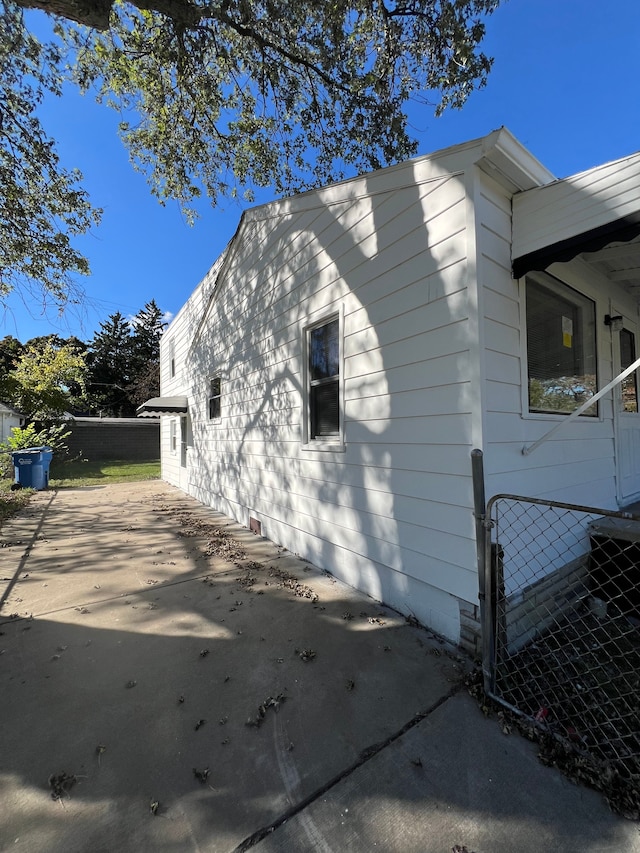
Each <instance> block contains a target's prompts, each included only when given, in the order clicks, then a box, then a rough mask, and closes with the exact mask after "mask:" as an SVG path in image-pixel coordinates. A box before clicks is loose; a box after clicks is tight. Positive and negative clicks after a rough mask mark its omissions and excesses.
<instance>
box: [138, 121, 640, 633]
mask: <svg viewBox="0 0 640 853" xmlns="http://www.w3.org/2000/svg"><path fill="white" fill-rule="evenodd" d="M639 235H640V155H638V154H636V155H633V156H631V157H628V158H624V159H622V160H620V161H617V162H615V163H609V164H606V165H604V166H600V167H598V168H595V169H591V170H589V171H588V172H585V173H582V174H580V175H576V176H574V177H571V178H567V179H565V180H555V179H554V177H553V175H551V174H550V173H549V172H548V171H547V170H546V169H545V168H544V167H543V166H542V165H541V164H540V163H539V162H538V161H537V160H536V159H535V158H534V157H533V156H532V155H531V154H530V153H529V152H528V151H527V150H526V149H525V148H524V147H523V146H522V145H521V144H520V143H519V142H518V141H517V140H516V139H515V138H514V137H513V136H512V135H511V134H510V133H509V132H508V131H507V130H505V129H502V130H498V131H495V132H493V133H491V134H489V135H488V136H486V137H484V138H482V139H478V140H474V141H471V142H467V143H465V144H463V145H458V146H455V147H452V148H449V149H446V150H443V151H439V152H437V153H435V154H432V155H429V156H425V157H418V158H416V159H414V160H411V161H409V162H407V163H403V164H401V165H399V166H394V167H391V168H387V169H383V170H380V171H377V172H374V173H373V174H369V175H365V176H363V177H359V178H354V179H353V180H348V181H344V182H342V183H339V184H336V185H333V186H329V187H325V188H323V189H319V190H317V191H313V192H308V193H305V194H303V195H299V196H296V197H294V198H289V199H285V200H282V201H276V202H273V203H271V204H267V205H264V206H261V207H256V208H254V209H252V210H250V211H248V212H247V213H245V214H244V215H243V216H242V219H241V222H240V225H239V227H238V230H237V232H236V235H235V237H234V238H233V240H232V241H231V243H230V244H229V246H228V247H227V249H226V251H225V253H224V254H223V256H222V257H221V258H220V259H219V260H218V261H217V262H216V264H215V265H214V266H213V268H212V270H211V271H210V272H209V274H208V275H207V276H206V278H205V279H204V281H203V282H202V283H201V284H200V285H199V286H198V287H197V288H196V290H195V291H194V293H193V294H192V296H191V297H190V298H189V300H188V302H187V303H186V305H185V306H184V307H183V308H182V310H181V311H180V312H179V314H178V315H177V317H176V318H175V319H174V321H173V322H172V324H171V325H170V327H169V328H168V330H167V331H166V333H165V334H164V336H163V338H162V342H161V386H162V395H163V397H161V398H159V399H158V400H156V401H150V404H149V405H147V406H146V408H147V410H149V409H150V410H151V411H156V412H158V413H162V412H164V413H166V415H167V416H164V417H163V418H162V426H161V447H162V474H163V477H164V479H165V480H167V481H168V482H169V483H173V484H175V485H176V486H179V487H180V488H181V489H183V490H184V491H186V492H188V493H189V494H190V495H193V496H194V497H195V498H197V499H198V500H199V501H202V502H203V503H205V504H207V505H210V506H212V507H215V508H216V509H218V510H220V511H222V512H224V513H226V514H227V515H230V516H232V517H234V518H235V519H237V520H238V521H240V522H241V523H243V524H245V525H247V526H251V527H252V528H253V529H255V530H257V531H260V532H261V533H262V534H263V535H264V536H267V537H268V538H270V539H272V540H274V541H275V542H278V543H280V544H282V545H283V546H285V547H287V548H288V549H290V550H291V551H293V552H296V553H298V554H300V555H302V556H303V557H305V558H307V559H309V560H310V561H311V562H312V563H314V564H315V565H316V566H319V567H321V568H324V569H326V570H328V571H330V572H331V573H332V574H334V575H336V576H337V577H339V578H341V579H342V580H344V581H346V582H347V583H348V584H351V585H352V586H354V587H357V588H358V589H361V590H363V591H365V592H366V593H368V594H370V595H371V596H373V597H374V598H376V599H380V600H382V601H384V602H386V603H388V604H390V605H392V606H394V607H396V608H398V609H400V610H401V611H402V612H404V613H406V614H412V615H414V616H415V617H417V619H418V620H420V621H421V622H423V623H424V624H426V625H428V626H430V627H431V628H433V629H434V630H436V631H438V632H440V633H442V634H443V635H445V636H446V637H448V638H450V639H451V640H453V641H454V642H459V641H461V639H464V636H463V635H464V632H463V631H462V630H461V628H462V626H465V625H466V626H467V628H468V625H469V623H470V622H471V623H473V620H474V618H475V617H476V616H477V605H478V577H477V555H476V540H475V530H474V517H473V488H472V474H471V461H470V454H471V450H472V449H473V448H479V449H481V450H482V451H483V453H484V463H485V474H486V492H487V496H491V495H492V494H495V493H498V492H510V493H515V494H524V495H529V496H538V497H546V498H554V499H557V500H565V501H574V502H578V503H588V504H591V505H594V506H601V507H603V508H617V507H618V506H621V505H624V504H627V503H629V502H631V501H633V500H635V499H637V498H639V497H640V414H639V413H638V402H637V384H636V378H635V374H631V377H630V378H628V379H627V380H626V381H625V382H624V383H622V385H618V386H617V387H616V388H614V389H613V390H612V391H610V392H609V393H607V394H606V395H605V396H604V397H603V398H602V399H600V400H599V402H597V403H596V404H594V406H593V407H592V409H591V410H588V411H587V412H586V413H585V414H583V415H581V416H580V417H576V418H575V419H573V420H570V419H569V414H570V412H571V411H573V410H575V409H576V408H577V407H578V406H579V405H580V404H581V403H582V402H583V401H584V400H586V399H587V398H588V397H589V396H590V395H591V394H592V393H593V391H594V390H595V389H596V387H598V388H602V387H603V386H604V385H606V384H607V383H608V382H609V381H610V380H612V379H613V378H614V377H616V375H618V374H619V373H620V371H621V369H622V368H624V367H625V366H627V365H629V364H630V363H631V362H632V361H634V360H635V358H636V355H637V352H638V334H639V329H640V320H639V317H638V300H637V294H638V293H639V292H640V241H639ZM142 408H143V409H144V408H145V407H142ZM560 423H562V424H563V427H562V428H561V429H559V430H558V431H557V432H555V433H554V434H553V435H552V436H550V437H549V439H548V440H546V441H544V442H543V443H542V444H541V445H540V446H539V447H538V448H537V449H536V450H535V452H532V453H530V454H529V455H525V454H523V452H522V449H523V447H524V446H528V445H530V444H531V443H533V442H535V441H537V440H538V439H540V438H541V437H542V436H544V435H545V434H546V433H547V432H548V431H549V430H550V429H551V428H553V427H555V426H556V425H558V424H560Z"/></svg>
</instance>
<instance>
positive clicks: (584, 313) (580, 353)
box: [526, 273, 598, 417]
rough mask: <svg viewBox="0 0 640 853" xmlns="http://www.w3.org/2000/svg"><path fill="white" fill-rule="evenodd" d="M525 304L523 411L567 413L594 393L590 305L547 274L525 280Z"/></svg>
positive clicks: (594, 411)
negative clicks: (526, 403) (525, 390)
mask: <svg viewBox="0 0 640 853" xmlns="http://www.w3.org/2000/svg"><path fill="white" fill-rule="evenodd" d="M526 302H527V365H528V385H529V411H530V412H543V413H550V414H565V415H566V414H570V413H571V412H573V411H575V409H577V408H578V407H579V406H581V405H582V404H583V403H585V402H586V401H587V400H588V399H589V398H590V397H593V395H594V394H595V393H596V390H597V374H596V320H595V318H596V313H595V303H594V302H593V301H592V300H591V299H588V298H587V297H586V296H583V295H582V294H581V293H578V292H577V291H576V290H573V288H571V287H568V286H567V285H566V284H564V283H563V282H561V281H559V280H558V279H556V278H553V276H550V275H548V274H547V273H532V274H530V275H528V276H527V278H526ZM584 414H585V415H586V416H592V417H594V416H597V414H598V410H597V406H596V405H595V404H594V405H593V406H592V407H591V408H589V409H587V410H586V412H585V413H584Z"/></svg>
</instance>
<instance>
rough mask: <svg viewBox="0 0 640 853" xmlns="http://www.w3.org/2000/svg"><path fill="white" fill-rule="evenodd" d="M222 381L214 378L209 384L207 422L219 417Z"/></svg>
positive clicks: (217, 377)
mask: <svg viewBox="0 0 640 853" xmlns="http://www.w3.org/2000/svg"><path fill="white" fill-rule="evenodd" d="M221 398H222V380H221V379H220V377H219V376H216V377H215V378H214V379H212V380H211V381H210V383H209V420H211V421H213V420H216V419H217V418H219V417H221V413H222V405H221Z"/></svg>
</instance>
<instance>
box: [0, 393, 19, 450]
mask: <svg viewBox="0 0 640 853" xmlns="http://www.w3.org/2000/svg"><path fill="white" fill-rule="evenodd" d="M23 425H24V417H23V416H22V415H21V414H20V412H18V411H16V410H15V409H14V408H13V407H12V406H9V405H7V403H3V402H2V401H0V441H6V440H7V438H8V437H9V436H10V435H11V430H12V429H13V428H14V427H21V426H23Z"/></svg>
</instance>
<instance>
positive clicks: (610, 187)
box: [513, 152, 640, 295]
mask: <svg viewBox="0 0 640 853" xmlns="http://www.w3.org/2000/svg"><path fill="white" fill-rule="evenodd" d="M578 255H581V256H582V258H583V260H585V261H586V262H587V263H589V264H591V265H593V266H594V267H596V268H597V269H598V270H599V272H601V273H603V274H604V275H606V276H607V277H608V278H609V279H610V280H611V281H617V282H620V283H621V284H622V285H623V286H624V287H626V288H627V289H628V290H629V291H630V292H631V293H633V294H634V295H638V294H640V152H638V153H636V154H631V155H630V156H628V157H623V158H621V159H619V160H614V161H612V162H611V163H605V164H603V165H601V166H596V167H595V168H593V169H589V170H587V171H585V172H580V173H579V174H577V175H572V176H571V177H569V178H565V179H563V180H558V181H553V182H552V183H549V184H547V185H545V186H540V187H536V188H532V189H529V190H525V191H523V192H520V193H518V194H516V195H515V196H514V199H513V273H514V276H515V277H516V278H519V277H520V276H522V275H524V273H525V272H528V271H530V270H533V269H538V270H539V269H545V268H546V267H548V266H549V265H550V264H552V263H554V262H556V261H561V262H563V261H568V260H571V259H572V258H574V257H576V256H578Z"/></svg>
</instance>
